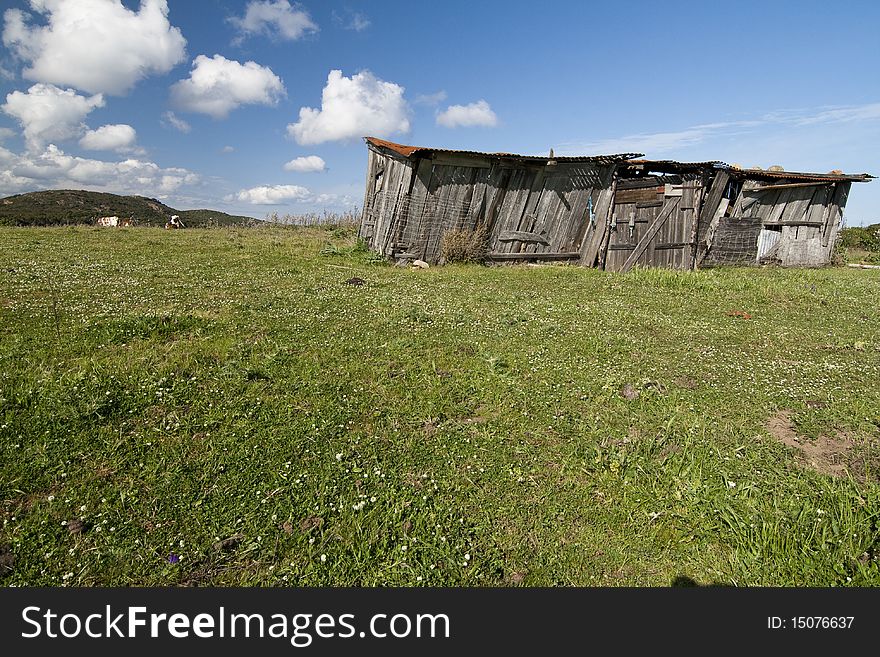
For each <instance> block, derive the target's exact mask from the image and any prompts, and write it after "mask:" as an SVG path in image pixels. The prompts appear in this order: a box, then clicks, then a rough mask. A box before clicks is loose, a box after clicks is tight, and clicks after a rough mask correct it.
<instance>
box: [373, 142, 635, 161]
mask: <svg viewBox="0 0 880 657" xmlns="http://www.w3.org/2000/svg"><path fill="white" fill-rule="evenodd" d="M364 141H366V142H367V143H368V144H371V145H373V146H376V147H377V148H384V149H387V150H389V151H392V152H394V153H397V154H398V155H402V156H403V157H407V158H409V157H414V156H417V157H430V156H431V155H432V154H434V153H448V154H452V155H472V156H477V157H492V158H502V159H511V160H521V161H523V162H547V161H549V160H550V159H551V158H550V157H549V156H540V155H518V154H516V153H483V152H480V151H462V150H453V149H450V148H428V147H426V146H406V145H404V144H396V143H394V142H393V141H387V140H385V139H379V138H378V137H364ZM642 155H643V154H642V153H620V154H617V155H584V156H578V157H563V156H558V157H556V156H554V157H553V158H552V159H554V160H556V161H557V162H592V163H596V164H614V163H616V162H622V161H624V160H630V159H632V158H634V157H641V156H642Z"/></svg>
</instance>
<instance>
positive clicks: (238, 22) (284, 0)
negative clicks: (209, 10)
mask: <svg viewBox="0 0 880 657" xmlns="http://www.w3.org/2000/svg"><path fill="white" fill-rule="evenodd" d="M229 22H230V23H232V24H233V25H234V26H235V27H237V28H238V30H239V32H240V34H239V36H238V38H237V39H236V41H238V42H240V41H242V40H243V39H244V38H245V37H248V36H254V35H259V34H262V35H265V36H269V37H274V38H280V39H284V40H286V41H295V40H297V39H300V38H302V37H303V36H305V35H306V34H309V33H312V32H317V31H318V26H317V25H316V24H315V23H314V21H312V19H311V17H310V16H309V13H308V12H307V11H306V10H305V9H303V7H302V6H300V5H298V4H297V3H294V4H292V5H291V4H290V2H288V0H276V1H275V2H271V1H270V0H251V2H249V3H248V4H247V9H246V10H245V13H244V16H243V17H241V18H238V17H233V18H230V19H229Z"/></svg>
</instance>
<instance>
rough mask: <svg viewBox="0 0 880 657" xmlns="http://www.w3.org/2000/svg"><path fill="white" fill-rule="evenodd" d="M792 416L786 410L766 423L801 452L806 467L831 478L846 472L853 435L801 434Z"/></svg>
mask: <svg viewBox="0 0 880 657" xmlns="http://www.w3.org/2000/svg"><path fill="white" fill-rule="evenodd" d="M791 416H792V412H791V411H787V410H782V411H779V412H778V413H775V414H774V415H772V416H771V417H770V418H769V419H768V420H767V424H766V428H767V431H769V432H770V435H771V436H773V437H774V438H776V440H778V441H779V442H781V443H782V444H783V445H787V446H788V447H793V448H795V449H796V450H797V451H798V452H799V453H800V454H799V461H800V462H801V464H802V465H803V466H804V467H808V468H810V469H812V470H815V471H816V472H819V473H821V474H826V475H831V476H832V477H840V476H843V475H845V474H846V473H847V471H848V470H849V461H850V457H851V453H852V449H853V446H854V443H853V440H852V438H850V437H849V436H848V435H847V434H845V433H843V432H838V433H837V434H836V435H835V436H820V437H819V438H817V439H816V440H810V439H809V438H806V437H804V436H801V435H799V434H798V432H797V431H796V430H795V427H794V422H792V420H791Z"/></svg>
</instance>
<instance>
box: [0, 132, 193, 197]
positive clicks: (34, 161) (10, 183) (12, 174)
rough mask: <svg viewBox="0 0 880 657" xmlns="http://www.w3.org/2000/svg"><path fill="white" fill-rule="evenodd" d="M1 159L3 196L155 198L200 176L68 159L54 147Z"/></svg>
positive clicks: (133, 162) (132, 161) (141, 164)
mask: <svg viewBox="0 0 880 657" xmlns="http://www.w3.org/2000/svg"><path fill="white" fill-rule="evenodd" d="M6 153H7V155H9V156H11V157H7V158H5V160H4V158H0V161H2V162H3V167H2V168H0V193H2V194H15V193H18V192H22V191H29V190H33V189H53V188H54V189H65V188H78V189H84V188H87V189H91V190H94V191H107V192H112V193H116V194H141V195H144V196H156V195H159V194H164V193H169V192H173V191H175V190H177V189H178V188H180V187H181V186H184V185H192V184H195V183H197V182H198V181H199V177H198V175H196V174H195V173H193V172H191V171H188V170H187V169H182V168H179V167H170V168H163V167H160V166H159V165H158V164H155V163H154V162H149V161H144V160H139V159H137V158H129V159H125V160H121V161H118V162H108V161H104V160H95V159H90V158H83V157H74V156H71V155H67V154H66V153H65V152H64V151H62V150H61V149H59V148H58V147H57V146H55V145H54V144H50V145H49V146H47V147H46V149H45V150H44V151H42V152H40V153H36V154H35V153H24V154H21V155H16V154H12V153H9V152H8V151H7V152H6Z"/></svg>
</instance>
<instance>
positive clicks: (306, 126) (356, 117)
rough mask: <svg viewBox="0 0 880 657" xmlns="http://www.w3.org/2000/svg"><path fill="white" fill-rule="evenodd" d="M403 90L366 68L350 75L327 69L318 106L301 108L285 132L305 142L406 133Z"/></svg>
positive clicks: (405, 106)
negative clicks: (317, 107) (319, 107)
mask: <svg viewBox="0 0 880 657" xmlns="http://www.w3.org/2000/svg"><path fill="white" fill-rule="evenodd" d="M403 92H404V88H403V87H401V86H400V85H397V84H394V83H393V82H385V81H384V80H380V79H378V78H377V77H375V76H374V75H373V74H372V73H370V72H369V71H362V72H361V73H358V74H356V75H353V76H352V77H350V78H347V77H344V76H343V75H342V71H339V70H333V71H330V74H329V75H328V76H327V84H326V85H325V86H324V91H323V93H322V95H321V109H314V108H311V107H303V108H301V109H300V110H299V121H297V122H296V123H290V124H288V126H287V134H288V135H289V136H290V137H292V138H294V139H296V141H297V142H298V143H300V144H304V145H306V144H320V143H322V142H325V141H335V140H339V139H350V138H352V137H362V136H364V135H375V136H377V137H387V136H389V135H391V134H393V133H395V132H409V116H408V114H409V108H408V106H407V103H406V100H404V98H403Z"/></svg>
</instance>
